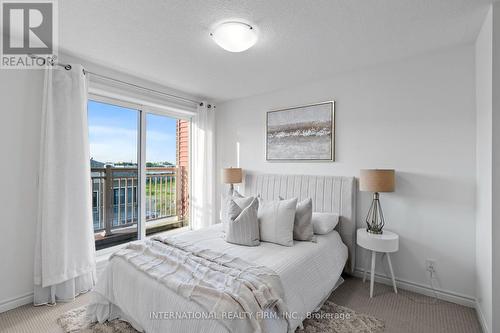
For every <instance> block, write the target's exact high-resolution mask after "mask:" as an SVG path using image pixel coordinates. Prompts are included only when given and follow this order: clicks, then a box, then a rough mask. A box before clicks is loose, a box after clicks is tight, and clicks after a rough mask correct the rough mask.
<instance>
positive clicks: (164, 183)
mask: <svg viewBox="0 0 500 333" xmlns="http://www.w3.org/2000/svg"><path fill="white" fill-rule="evenodd" d="M91 175H92V176H91V178H92V209H93V222H94V231H95V232H101V231H104V232H105V233H104V234H105V235H111V234H112V232H113V230H116V229H123V228H127V227H132V226H134V225H137V216H138V211H139V210H138V198H139V192H138V177H137V175H138V169H137V168H122V167H111V166H106V167H105V168H92V170H91ZM185 179H187V177H186V176H185V169H184V168H176V167H165V168H156V167H155V168H146V188H145V191H146V197H145V198H146V223H147V224H152V222H153V221H158V220H162V219H169V218H171V220H174V221H179V220H182V218H183V215H184V213H183V212H184V211H185V209H183V207H184V206H185V205H186V202H187V198H186V194H185V192H184V191H183V189H184V188H185V186H183V182H184V181H185ZM179 207H180V209H178V208H179ZM173 217H178V219H173ZM147 224H146V226H147Z"/></svg>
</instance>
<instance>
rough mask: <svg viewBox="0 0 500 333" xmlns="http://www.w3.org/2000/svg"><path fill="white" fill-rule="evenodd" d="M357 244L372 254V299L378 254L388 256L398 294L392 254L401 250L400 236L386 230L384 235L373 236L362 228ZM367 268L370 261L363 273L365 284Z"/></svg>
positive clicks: (359, 230) (359, 231) (358, 233)
mask: <svg viewBox="0 0 500 333" xmlns="http://www.w3.org/2000/svg"><path fill="white" fill-rule="evenodd" d="M356 242H357V244H358V245H359V246H361V247H362V248H364V249H367V250H369V251H371V252H372V265H371V270H370V298H372V297H373V282H374V278H375V259H376V256H377V252H381V253H383V254H385V255H386V256H387V263H388V264H389V270H390V271H391V278H392V285H393V287H394V292H395V293H396V294H397V293H398V289H397V288H396V280H395V279H394V271H393V270H392V263H391V256H390V253H392V252H397V251H398V249H399V236H398V235H397V234H396V233H394V232H391V231H388V230H384V233H383V234H380V235H378V234H371V233H369V232H368V231H366V229H363V228H360V229H358V232H357V240H356ZM366 266H368V260H367V261H366V265H365V269H364V271H363V282H365V280H366V270H367V269H366Z"/></svg>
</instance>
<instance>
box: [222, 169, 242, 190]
mask: <svg viewBox="0 0 500 333" xmlns="http://www.w3.org/2000/svg"><path fill="white" fill-rule="evenodd" d="M242 178H243V172H242V171H241V168H224V169H222V182H223V183H224V184H229V191H230V193H231V194H232V193H233V191H234V184H240V183H241V181H242Z"/></svg>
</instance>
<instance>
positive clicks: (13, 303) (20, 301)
mask: <svg viewBox="0 0 500 333" xmlns="http://www.w3.org/2000/svg"><path fill="white" fill-rule="evenodd" d="M30 303H33V293H32V292H31V293H27V294H25V295H22V296H18V297H14V298H11V299H8V300H5V301H1V302H0V313H2V312H5V311H9V310H12V309H15V308H17V307H20V306H23V305H26V304H30Z"/></svg>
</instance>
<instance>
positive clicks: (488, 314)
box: [476, 10, 493, 332]
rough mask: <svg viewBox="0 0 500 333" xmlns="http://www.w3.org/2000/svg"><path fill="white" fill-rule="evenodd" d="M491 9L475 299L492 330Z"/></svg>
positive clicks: (485, 45)
mask: <svg viewBox="0 0 500 333" xmlns="http://www.w3.org/2000/svg"><path fill="white" fill-rule="evenodd" d="M492 61H493V59H492V11H491V10H490V11H489V12H488V15H487V16H486V19H485V21H484V24H483V27H482V28H481V31H480V33H479V36H478V38H477V40H476V109H477V122H476V125H477V130H476V140H477V141H476V149H477V150H476V163H477V170H476V179H477V192H476V209H477V211H476V274H477V277H476V298H477V303H478V310H479V311H478V313H479V316H480V317H482V318H481V320H482V321H483V322H484V323H485V325H486V327H487V329H488V331H489V332H492V320H493V319H492V289H491V288H492V252H491V251H492V244H491V243H492V235H491V232H492V171H493V170H492V129H493V127H492V102H493V99H492Z"/></svg>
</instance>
